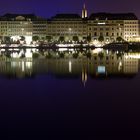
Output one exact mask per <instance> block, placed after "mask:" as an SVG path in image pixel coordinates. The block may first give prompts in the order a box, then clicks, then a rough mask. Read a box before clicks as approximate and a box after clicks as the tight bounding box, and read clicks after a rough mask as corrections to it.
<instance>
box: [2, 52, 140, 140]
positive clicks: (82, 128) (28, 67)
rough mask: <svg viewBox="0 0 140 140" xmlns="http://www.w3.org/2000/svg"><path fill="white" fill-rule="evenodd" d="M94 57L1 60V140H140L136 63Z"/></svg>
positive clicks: (139, 84) (139, 77)
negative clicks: (28, 60) (30, 60)
mask: <svg viewBox="0 0 140 140" xmlns="http://www.w3.org/2000/svg"><path fill="white" fill-rule="evenodd" d="M95 57H96V56H94V57H93V58H91V59H90V60H89V59H86V58H84V59H81V58H80V59H78V58H77V59H49V60H35V61H32V62H26V61H22V60H20V61H11V62H6V61H4V62H3V61H2V62H1V63H0V75H1V76H0V128H1V131H0V133H1V135H0V137H2V136H4V137H3V138H1V139H2V140H6V139H8V140H13V139H18V140H21V139H24V140H28V139H30V140H33V139H38V140H57V139H65V140H73V139H74V140H75V139H77V140H80V139H85V140H96V139H106V138H108V139H109V138H110V139H112V140H114V139H127V138H131V139H139V132H140V73H139V60H138V59H132V58H130V57H129V58H128V54H127V56H126V57H125V56H124V55H123V56H122V57H121V58H120V57H117V56H116V54H110V55H109V58H106V56H104V58H101V57H99V56H97V58H95ZM131 57H132V56H131ZM136 137H137V138H136Z"/></svg>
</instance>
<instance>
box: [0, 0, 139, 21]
mask: <svg viewBox="0 0 140 140" xmlns="http://www.w3.org/2000/svg"><path fill="white" fill-rule="evenodd" d="M84 3H85V4H86V7H87V10H88V16H89V15H90V14H91V13H96V12H111V13H122V12H123V13H124V12H125V13H129V12H133V13H135V14H136V15H137V17H138V18H139V19H140V10H139V1H138V0H133V1H126V0H118V1H112V0H106V1H102V0H98V1H97V0H96V1H93V0H88V1H86V0H77V1H74V0H67V1H64V0H59V1H58V0H52V1H49V2H46V1H45V0H40V1H39V2H38V0H37V1H36V2H34V0H28V1H27V0H20V1H19V0H12V1H11V0H5V1H2V2H1V5H0V15H3V14H5V13H19V14H22V13H25V14H26V13H34V14H36V15H38V16H42V17H45V18H50V17H51V16H53V15H55V14H57V13H78V14H80V15H81V9H82V8H83V4H84ZM120 5H121V6H120ZM130 5H131V6H130Z"/></svg>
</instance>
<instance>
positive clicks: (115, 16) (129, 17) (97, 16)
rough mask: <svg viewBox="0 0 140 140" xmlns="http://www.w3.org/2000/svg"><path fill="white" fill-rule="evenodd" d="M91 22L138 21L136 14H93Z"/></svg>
mask: <svg viewBox="0 0 140 140" xmlns="http://www.w3.org/2000/svg"><path fill="white" fill-rule="evenodd" d="M89 19H90V20H97V19H98V20H106V19H107V20H138V18H137V16H136V15H135V14H134V13H93V14H91V15H90V17H89Z"/></svg>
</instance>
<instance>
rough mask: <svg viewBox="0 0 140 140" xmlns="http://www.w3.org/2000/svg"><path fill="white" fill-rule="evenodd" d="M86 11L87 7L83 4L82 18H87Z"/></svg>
mask: <svg viewBox="0 0 140 140" xmlns="http://www.w3.org/2000/svg"><path fill="white" fill-rule="evenodd" d="M87 16H88V13H87V9H86V5H85V4H84V6H83V10H82V18H83V19H84V18H87Z"/></svg>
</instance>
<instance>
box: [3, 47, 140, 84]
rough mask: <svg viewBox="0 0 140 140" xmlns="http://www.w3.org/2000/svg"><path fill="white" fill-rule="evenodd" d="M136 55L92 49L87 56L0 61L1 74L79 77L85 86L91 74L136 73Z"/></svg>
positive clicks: (123, 74)
mask: <svg viewBox="0 0 140 140" xmlns="http://www.w3.org/2000/svg"><path fill="white" fill-rule="evenodd" d="M134 56H135V54H134V53H133V57H132V54H130V53H124V52H118V51H116V52H112V51H108V50H107V51H105V50H104V51H101V50H100V51H95V50H94V51H93V53H92V57H91V59H88V58H87V57H84V56H83V57H80V58H77V59H73V58H61V59H53V58H49V59H46V58H45V59H38V60H32V61H25V60H22V59H18V60H16V61H14V60H11V61H8V62H6V61H4V60H1V61H0V74H1V75H4V76H6V77H10V78H31V77H34V75H41V74H45V75H47V74H51V75H53V76H54V77H56V78H79V79H81V81H82V82H83V85H84V86H85V84H86V82H87V80H88V77H90V78H99V77H100V76H101V77H105V78H107V77H108V78H109V77H114V76H131V77H133V76H135V75H136V74H137V73H138V68H139V67H138V66H139V63H138V62H139V59H138V58H136V57H134Z"/></svg>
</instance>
